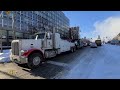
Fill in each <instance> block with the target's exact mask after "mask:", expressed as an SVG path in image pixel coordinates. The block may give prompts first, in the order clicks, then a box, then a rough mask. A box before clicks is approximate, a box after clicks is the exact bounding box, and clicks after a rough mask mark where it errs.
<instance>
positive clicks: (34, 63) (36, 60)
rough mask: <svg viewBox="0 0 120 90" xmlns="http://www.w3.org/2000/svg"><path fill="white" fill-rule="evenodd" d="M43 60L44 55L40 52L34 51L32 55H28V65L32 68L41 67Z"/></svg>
mask: <svg viewBox="0 0 120 90" xmlns="http://www.w3.org/2000/svg"><path fill="white" fill-rule="evenodd" d="M42 61H43V57H42V55H41V54H39V53H33V54H32V55H30V56H29V57H28V64H27V65H28V67H29V68H30V69H34V68H37V67H39V65H40V64H41V62H42Z"/></svg>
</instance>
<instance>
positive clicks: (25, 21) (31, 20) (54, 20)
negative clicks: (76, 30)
mask: <svg viewBox="0 0 120 90" xmlns="http://www.w3.org/2000/svg"><path fill="white" fill-rule="evenodd" d="M0 12H1V11H0ZM13 13H14V26H13V27H12V25H13V24H12V18H11V16H10V15H7V14H6V12H3V15H2V16H1V17H0V33H1V34H2V37H3V45H10V42H11V40H12V38H13V29H14V30H15V31H16V38H17V39H22V38H24V39H27V38H28V37H29V35H30V34H29V33H28V32H29V30H38V31H46V30H52V29H53V27H55V30H56V31H57V32H58V33H60V34H61V37H64V36H68V30H69V19H68V18H67V17H66V16H65V15H64V13H63V12H62V11H13Z"/></svg>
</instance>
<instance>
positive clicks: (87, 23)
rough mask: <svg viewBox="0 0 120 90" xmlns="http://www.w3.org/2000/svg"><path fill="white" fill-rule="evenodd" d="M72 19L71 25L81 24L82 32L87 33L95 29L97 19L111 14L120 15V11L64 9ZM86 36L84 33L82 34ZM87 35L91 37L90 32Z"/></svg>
mask: <svg viewBox="0 0 120 90" xmlns="http://www.w3.org/2000/svg"><path fill="white" fill-rule="evenodd" d="M63 12H64V14H65V15H66V16H67V17H68V18H69V19H70V26H79V27H80V29H81V32H83V33H86V32H90V31H92V30H93V29H94V27H93V25H94V23H95V22H96V21H101V20H104V19H106V18H108V17H110V16H120V11H63ZM81 36H82V37H84V36H83V35H81ZM86 37H88V38H91V36H90V35H89V34H88V35H87V36H86Z"/></svg>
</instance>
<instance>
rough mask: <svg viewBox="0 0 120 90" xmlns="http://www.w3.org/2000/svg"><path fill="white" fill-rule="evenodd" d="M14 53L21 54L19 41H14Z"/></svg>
mask: <svg viewBox="0 0 120 90" xmlns="http://www.w3.org/2000/svg"><path fill="white" fill-rule="evenodd" d="M11 46H12V55H19V43H18V42H12V45H11Z"/></svg>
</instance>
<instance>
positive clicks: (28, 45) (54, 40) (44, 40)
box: [10, 32, 76, 68]
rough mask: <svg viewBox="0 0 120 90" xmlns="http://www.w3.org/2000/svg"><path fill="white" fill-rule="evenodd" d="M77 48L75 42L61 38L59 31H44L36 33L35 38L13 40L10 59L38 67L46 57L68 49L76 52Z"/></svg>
mask: <svg viewBox="0 0 120 90" xmlns="http://www.w3.org/2000/svg"><path fill="white" fill-rule="evenodd" d="M75 49H76V48H75V43H74V42H71V41H68V40H63V39H61V38H60V34H59V33H51V32H44V33H38V34H36V38H35V39H21V40H13V41H12V43H11V54H10V59H11V61H13V62H15V63H18V64H27V65H28V67H29V68H36V67H38V66H39V65H40V64H41V62H44V61H45V59H46V58H51V57H55V56H56V55H57V54H60V53H62V52H66V51H71V52H74V51H75Z"/></svg>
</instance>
